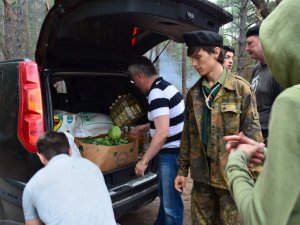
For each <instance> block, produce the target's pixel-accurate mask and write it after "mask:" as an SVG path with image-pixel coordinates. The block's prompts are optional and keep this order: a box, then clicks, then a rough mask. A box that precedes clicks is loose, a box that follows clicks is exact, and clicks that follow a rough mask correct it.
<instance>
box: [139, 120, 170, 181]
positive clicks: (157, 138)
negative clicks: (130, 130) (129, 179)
mask: <svg viewBox="0 0 300 225" xmlns="http://www.w3.org/2000/svg"><path fill="white" fill-rule="evenodd" d="M154 124H155V133H154V135H153V137H152V140H151V142H150V145H149V147H148V149H147V150H146V152H145V154H144V155H143V158H142V160H141V161H139V162H138V163H137V164H136V167H135V173H136V175H137V176H144V172H145V170H146V169H147V167H148V162H149V161H150V160H151V159H153V158H154V156H155V155H156V154H157V153H158V152H159V151H160V149H161V148H162V146H163V145H164V143H165V142H166V140H167V137H168V133H169V124H170V119H169V115H163V116H159V117H156V118H155V119H154Z"/></svg>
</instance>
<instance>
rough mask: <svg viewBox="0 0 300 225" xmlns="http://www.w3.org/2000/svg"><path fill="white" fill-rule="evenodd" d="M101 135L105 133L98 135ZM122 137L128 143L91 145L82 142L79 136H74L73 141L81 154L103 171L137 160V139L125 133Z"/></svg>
mask: <svg viewBox="0 0 300 225" xmlns="http://www.w3.org/2000/svg"><path fill="white" fill-rule="evenodd" d="M101 136H105V135H100V136H99V137H101ZM122 137H126V138H127V139H128V140H129V141H130V143H128V144H123V145H117V146H105V145H93V144H86V143H82V139H80V138H75V143H76V145H77V146H78V148H79V149H80V150H81V151H80V152H81V155H82V156H83V157H84V158H86V159H89V160H91V161H92V162H93V163H95V164H96V165H98V166H99V167H100V169H101V171H102V172H104V171H109V170H113V169H116V168H120V167H123V166H127V165H129V164H131V163H134V162H137V159H138V140H137V139H134V138H133V137H131V136H130V135H126V134H123V135H122ZM82 150H83V151H82Z"/></svg>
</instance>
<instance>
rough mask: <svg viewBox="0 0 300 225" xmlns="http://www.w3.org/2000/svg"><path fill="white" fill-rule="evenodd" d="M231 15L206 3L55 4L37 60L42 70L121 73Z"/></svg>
mask: <svg viewBox="0 0 300 225" xmlns="http://www.w3.org/2000/svg"><path fill="white" fill-rule="evenodd" d="M231 20H232V16H231V15H230V14H229V13H227V12H226V11H224V10H223V9H221V8H220V7H218V6H216V5H214V4H212V3H211V2H209V1H198V0H89V1H86V0H57V1H55V5H54V6H53V7H52V8H51V10H50V11H49V13H48V15H47V17H46V19H45V21H44V24H43V26H42V29H41V32H40V37H39V40H38V44H37V51H36V61H37V63H38V65H39V67H40V69H42V70H43V69H45V68H48V69H49V68H58V67H59V68H61V69H62V68H66V67H72V68H74V67H78V66H80V68H84V67H86V68H90V67H93V68H98V69H109V68H110V69H112V68H114V70H125V69H126V68H127V63H128V61H129V60H131V59H132V58H133V57H136V56H140V55H143V54H144V53H146V52H147V51H148V50H150V49H151V48H153V47H154V46H156V45H157V44H159V43H161V42H162V41H164V40H167V39H172V40H174V41H176V42H182V34H183V33H185V32H188V31H193V30H200V29H204V30H211V31H216V32H218V30H219V27H220V26H222V25H224V24H226V23H228V22H230V21H231Z"/></svg>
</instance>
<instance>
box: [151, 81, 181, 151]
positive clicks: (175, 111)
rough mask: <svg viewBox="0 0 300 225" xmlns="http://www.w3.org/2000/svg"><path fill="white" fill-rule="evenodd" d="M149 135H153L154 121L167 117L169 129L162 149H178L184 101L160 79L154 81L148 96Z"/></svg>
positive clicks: (169, 85)
mask: <svg viewBox="0 0 300 225" xmlns="http://www.w3.org/2000/svg"><path fill="white" fill-rule="evenodd" d="M148 103H149V112H148V119H149V121H150V135H151V137H153V135H154V133H155V126H154V119H155V118H157V117H159V116H163V115H169V118H170V127H169V134H168V138H167V140H166V142H165V144H164V145H163V149H169V148H179V146H180V138H181V133H182V129H183V121H184V101H183V97H182V95H181V94H180V92H179V91H178V90H177V88H176V87H175V86H174V85H172V84H170V83H169V82H167V81H165V80H163V78H162V77H160V78H158V79H156V80H155V81H154V82H153V84H152V86H151V89H150V92H149V95H148Z"/></svg>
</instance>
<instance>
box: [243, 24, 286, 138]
mask: <svg viewBox="0 0 300 225" xmlns="http://www.w3.org/2000/svg"><path fill="white" fill-rule="evenodd" d="M259 28H260V25H256V26H254V27H251V28H250V29H249V30H248V31H247V33H246V37H247V43H246V51H247V52H248V53H249V55H250V57H251V58H252V59H255V60H258V61H259V63H258V64H257V65H256V66H255V68H254V70H253V72H252V78H251V81H250V83H251V86H252V88H253V89H254V91H255V93H256V100H257V111H258V113H259V120H260V126H261V131H262V135H263V138H264V140H265V143H266V141H267V138H268V126H269V116H270V112H271V107H272V105H273V102H274V100H275V98H276V97H277V96H278V95H279V93H280V92H281V91H282V90H283V89H282V87H281V86H280V85H279V84H278V83H277V81H276V80H275V79H274V77H273V75H272V72H271V71H270V70H269V68H268V65H267V63H266V59H265V56H264V54H263V50H262V47H261V43H260V39H259Z"/></svg>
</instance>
